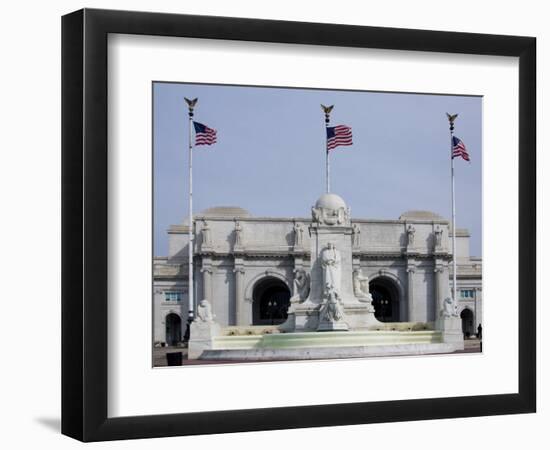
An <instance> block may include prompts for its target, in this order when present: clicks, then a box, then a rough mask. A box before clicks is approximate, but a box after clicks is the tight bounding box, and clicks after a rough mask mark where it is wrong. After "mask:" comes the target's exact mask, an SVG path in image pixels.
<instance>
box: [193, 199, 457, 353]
mask: <svg viewBox="0 0 550 450" xmlns="http://www.w3.org/2000/svg"><path fill="white" fill-rule="evenodd" d="M311 214H312V222H311V225H310V227H309V233H310V236H311V239H310V242H311V261H310V270H309V271H306V270H304V269H299V270H298V271H297V272H296V274H295V279H294V295H293V297H292V298H291V299H290V306H289V309H288V318H287V320H286V321H285V322H284V323H283V324H281V325H280V326H278V327H275V328H274V329H270V330H268V331H269V333H265V334H256V333H253V332H251V331H250V330H248V331H250V333H246V334H244V335H243V334H237V335H231V334H228V333H224V332H223V330H222V328H221V327H220V326H219V325H218V324H217V323H216V322H215V318H214V317H213V316H212V315H211V314H210V313H209V309H208V308H209V305H208V302H206V301H203V302H201V304H200V305H199V308H198V317H197V319H196V320H195V321H194V322H193V323H192V324H191V339H190V341H189V358H190V359H195V358H200V359H208V360H288V359H331V358H349V357H367V356H387V355H411V354H426V353H451V352H454V351H456V350H461V349H463V348H464V342H463V337H462V331H461V328H460V327H461V322H460V319H459V318H458V317H457V314H456V305H455V304H454V302H453V301H450V300H449V301H445V303H444V308H443V309H442V311H440V313H439V314H438V317H437V319H436V321H435V322H434V323H432V324H431V327H428V326H424V327H423V328H421V329H414V327H413V326H412V324H408V323H393V324H391V323H382V322H380V321H378V320H377V319H376V317H375V315H374V312H375V311H374V307H373V305H372V297H371V295H370V293H369V287H368V286H369V285H368V278H367V277H366V276H364V275H363V274H362V273H361V270H360V269H355V270H354V269H353V265H352V244H353V243H352V238H353V236H354V229H353V226H352V223H351V218H350V210H349V208H348V207H347V206H346V203H345V202H344V200H343V199H342V198H341V197H340V196H338V195H336V194H332V193H326V194H323V195H322V196H321V197H320V198H319V199H318V200H317V202H316V203H315V206H314V207H313V208H312V210H311ZM205 302H206V303H205ZM249 328H251V327H249ZM252 328H253V327H252Z"/></svg>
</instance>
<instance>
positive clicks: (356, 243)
mask: <svg viewBox="0 0 550 450" xmlns="http://www.w3.org/2000/svg"><path fill="white" fill-rule="evenodd" d="M352 233H353V234H352V235H351V241H352V245H353V247H355V248H359V247H360V246H361V227H360V226H359V225H358V224H356V223H354V224H353V226H352Z"/></svg>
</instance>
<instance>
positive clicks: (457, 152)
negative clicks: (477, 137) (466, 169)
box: [452, 136, 470, 161]
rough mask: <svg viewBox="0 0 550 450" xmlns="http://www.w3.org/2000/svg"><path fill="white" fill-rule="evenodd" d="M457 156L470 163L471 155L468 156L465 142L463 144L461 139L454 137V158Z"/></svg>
mask: <svg viewBox="0 0 550 450" xmlns="http://www.w3.org/2000/svg"><path fill="white" fill-rule="evenodd" d="M456 156H460V157H461V158H462V159H464V160H466V161H470V155H468V150H466V146H465V145H464V142H462V141H461V140H460V139H458V138H457V137H456V136H453V156H452V157H453V158H454V157H456Z"/></svg>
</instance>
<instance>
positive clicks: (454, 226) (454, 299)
mask: <svg viewBox="0 0 550 450" xmlns="http://www.w3.org/2000/svg"><path fill="white" fill-rule="evenodd" d="M456 116H457V115H454V116H448V117H449V132H450V135H451V205H452V206H451V208H452V212H451V213H452V227H453V236H452V238H453V241H452V242H453V244H452V245H453V302H454V304H455V305H456V301H457V298H456V223H455V215H456V211H455V166H454V161H455V159H454V157H453V131H454V129H455V126H454V121H455V119H456Z"/></svg>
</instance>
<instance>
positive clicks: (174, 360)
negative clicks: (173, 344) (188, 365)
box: [166, 352, 183, 366]
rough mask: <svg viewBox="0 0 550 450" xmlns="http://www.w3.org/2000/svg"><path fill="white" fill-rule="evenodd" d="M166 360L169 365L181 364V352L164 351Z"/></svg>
mask: <svg viewBox="0 0 550 450" xmlns="http://www.w3.org/2000/svg"><path fill="white" fill-rule="evenodd" d="M166 361H167V363H168V365H169V366H181V364H182V361H183V357H182V353H181V352H172V353H166Z"/></svg>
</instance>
